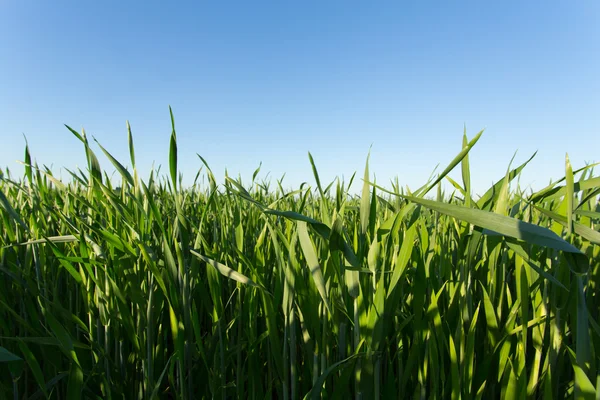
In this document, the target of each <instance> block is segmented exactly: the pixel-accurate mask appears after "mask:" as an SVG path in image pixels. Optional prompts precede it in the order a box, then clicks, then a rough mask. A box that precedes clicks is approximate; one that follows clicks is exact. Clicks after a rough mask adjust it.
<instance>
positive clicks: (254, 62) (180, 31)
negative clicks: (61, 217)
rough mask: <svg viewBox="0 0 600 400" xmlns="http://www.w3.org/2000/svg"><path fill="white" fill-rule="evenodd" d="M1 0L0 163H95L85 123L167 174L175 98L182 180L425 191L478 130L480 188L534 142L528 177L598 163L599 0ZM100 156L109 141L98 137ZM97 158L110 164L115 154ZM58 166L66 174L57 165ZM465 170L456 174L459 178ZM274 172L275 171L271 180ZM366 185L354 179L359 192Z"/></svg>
mask: <svg viewBox="0 0 600 400" xmlns="http://www.w3.org/2000/svg"><path fill="white" fill-rule="evenodd" d="M200 3H201V2H193V3H182V2H179V3H178V4H177V5H173V4H167V3H165V2H153V1H144V2H135V1H126V2H125V1H123V2H121V1H119V2H109V1H102V2H65V1H53V2H48V1H39V2H32V1H14V0H4V1H1V2H0V54H1V56H0V60H1V61H0V166H2V167H5V166H8V167H9V168H10V169H11V171H13V172H14V173H22V172H21V171H22V167H21V166H20V165H19V164H18V163H17V162H16V160H23V150H24V146H25V142H24V139H23V134H25V135H26V136H27V139H28V141H29V146H30V149H31V152H32V155H33V157H34V158H35V159H36V160H37V161H38V163H39V164H40V165H41V164H46V165H48V166H52V170H53V171H54V173H55V174H57V175H61V167H67V168H70V169H72V168H76V167H77V166H79V167H81V168H84V167H85V165H86V163H85V155H84V152H83V149H82V145H81V143H80V142H79V141H78V140H77V139H76V138H75V137H74V136H73V135H72V134H70V133H69V132H68V131H67V129H66V128H65V127H64V125H63V124H68V125H70V126H72V127H73V128H75V129H78V130H79V129H80V128H82V127H83V128H85V130H86V132H87V133H88V135H89V136H92V135H93V136H94V137H96V138H97V139H98V140H99V141H100V143H102V144H103V145H104V147H106V148H107V149H108V150H109V151H110V152H111V153H112V154H113V155H114V156H115V157H116V158H117V159H119V160H121V161H122V162H123V163H126V164H128V162H129V156H128V149H127V135H126V129H125V121H126V120H129V121H130V123H131V126H132V130H133V134H134V140H135V146H136V153H137V160H138V164H139V165H138V167H139V169H140V172H141V174H142V176H144V177H146V176H147V175H148V173H149V170H150V167H151V165H152V161H155V162H156V164H162V165H163V171H164V172H166V167H167V160H168V143H169V137H170V120H169V111H168V106H169V105H171V106H172V107H173V111H174V114H175V119H176V127H177V134H178V141H179V165H180V170H181V171H182V172H183V174H184V177H185V180H186V182H188V183H190V182H191V180H192V179H193V178H194V176H195V174H196V172H197V170H198V168H200V166H201V162H200V160H199V159H198V157H197V156H196V153H198V154H200V155H202V156H203V157H204V158H205V159H206V160H207V161H208V162H209V164H210V166H211V168H212V169H213V171H215V172H216V174H217V177H218V178H222V176H223V172H224V170H225V169H226V168H227V170H228V171H229V173H230V175H237V174H238V173H241V174H242V177H243V178H245V179H249V177H250V176H251V175H252V172H253V171H254V170H255V168H256V167H257V166H258V165H259V163H260V162H261V161H262V163H263V167H262V170H261V176H263V177H265V176H266V174H267V173H270V175H269V176H271V177H273V178H279V177H280V176H281V175H282V174H283V173H284V172H285V173H286V179H285V180H284V183H287V186H288V187H292V186H297V185H299V184H300V183H301V182H303V181H308V182H310V183H313V182H314V180H313V178H312V172H311V167H310V164H309V161H308V156H307V152H308V151H310V152H311V153H312V155H313V157H314V158H315V161H316V163H317V166H318V168H319V171H320V174H321V178H322V180H323V181H330V180H332V179H333V178H334V177H336V176H340V177H342V176H343V177H345V178H346V179H348V178H349V177H350V175H351V174H352V173H353V172H354V171H358V176H362V171H363V168H364V162H365V159H366V156H367V153H368V151H369V148H370V146H371V145H372V150H371V171H372V173H374V174H375V175H376V177H377V181H378V183H380V184H382V185H384V186H387V187H390V185H389V180H390V179H391V178H393V177H395V176H398V178H399V181H400V182H401V183H402V184H405V185H409V186H410V187H411V188H416V187H417V186H420V185H421V184H423V183H425V181H426V180H427V178H428V177H429V175H430V174H431V172H432V170H433V169H434V167H435V166H436V165H437V164H438V163H439V164H440V167H441V168H443V167H444V166H445V164H447V163H448V162H449V161H450V160H451V159H452V158H453V157H454V156H455V155H456V153H457V152H458V151H460V146H461V140H462V131H463V126H464V124H466V126H467V132H468V136H469V137H472V136H473V135H475V134H476V133H477V132H478V131H479V130H481V129H484V128H485V129H486V131H485V133H484V135H483V137H482V138H481V140H480V141H479V143H478V144H477V146H476V147H475V148H474V149H473V151H472V153H471V166H472V180H473V187H474V191H475V193H479V194H482V192H483V190H484V189H486V188H487V187H489V185H490V184H491V183H492V181H493V180H496V179H498V178H500V177H502V176H503V175H504V173H505V171H506V168H507V166H508V163H509V161H510V159H511V158H512V156H513V154H514V152H515V151H517V150H518V153H517V156H516V159H515V162H522V161H524V160H526V159H527V158H528V157H529V156H530V155H531V154H532V153H533V152H534V151H536V150H538V151H539V152H538V155H537V157H536V158H535V159H534V161H532V163H531V164H530V166H529V167H528V169H526V171H525V173H524V174H523V177H522V182H521V183H522V186H525V187H527V186H529V185H531V186H532V187H533V188H541V187H543V186H545V185H546V184H547V183H548V182H549V180H550V179H556V178H560V177H562V176H564V172H563V171H564V157H565V153H566V152H568V153H569V156H570V158H571V161H572V163H573V164H574V166H575V167H579V166H583V165H585V163H586V162H598V161H600V158H599V149H600V139H599V138H600V132H599V130H600V128H599V126H600V76H599V71H600V24H599V23H598V21H600V3H599V2H597V1H595V0H588V1H586V0H582V1H574V2H573V1H527V2H511V1H502V2H500V1H495V2H491V1H461V2H453V4H450V2H441V1H439V2H424V1H423V2H417V1H404V2H401V1H395V2H383V1H377V2H354V1H344V2H341V1H339V2H334V1H327V2H261V1H251V2H204V3H203V4H200ZM97 153H100V150H99V149H98V151H97ZM99 158H100V162H101V165H102V166H103V167H104V168H105V169H107V170H109V171H112V170H113V169H112V168H111V165H110V164H109V162H108V161H107V160H106V159H105V158H103V157H99ZM62 176H63V178H67V177H68V175H67V173H66V172H64V170H63V171H62ZM452 176H453V177H454V178H455V179H457V180H460V170H457V171H455V173H453V175H452ZM273 183H274V182H273ZM359 185H360V182H356V183H355V186H356V187H355V188H356V189H358V188H359Z"/></svg>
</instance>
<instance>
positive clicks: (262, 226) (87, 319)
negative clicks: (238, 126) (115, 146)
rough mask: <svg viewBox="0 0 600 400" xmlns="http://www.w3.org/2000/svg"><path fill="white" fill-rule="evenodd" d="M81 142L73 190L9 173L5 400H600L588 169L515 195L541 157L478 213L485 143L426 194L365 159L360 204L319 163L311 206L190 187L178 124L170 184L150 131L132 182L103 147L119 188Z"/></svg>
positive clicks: (463, 155)
mask: <svg viewBox="0 0 600 400" xmlns="http://www.w3.org/2000/svg"><path fill="white" fill-rule="evenodd" d="M71 131H72V132H73V134H74V135H75V136H76V137H77V138H78V139H79V140H81V142H82V143H83V145H84V149H85V152H86V155H87V160H88V170H87V171H77V172H73V173H72V174H71V175H72V178H73V179H72V181H71V182H61V181H59V180H57V179H56V178H55V177H54V176H53V175H52V173H51V171H50V170H48V169H47V168H45V169H41V168H38V167H37V166H36V165H32V163H31V157H30V155H29V151H28V149H27V148H26V151H25V165H26V166H25V175H24V177H23V178H21V179H13V178H12V177H11V176H10V174H9V173H8V172H6V173H4V174H3V176H2V177H1V178H0V217H1V219H0V222H1V225H0V377H1V378H0V398H13V397H14V398H15V399H23V398H26V399H34V398H44V397H46V398H52V399H79V398H106V399H109V398H115V399H117V398H119V399H151V398H178V399H191V398H198V399H200V398H219V399H225V398H238V399H246V398H249V399H264V398H280V399H298V398H302V397H305V396H308V397H311V398H327V399H334V398H339V399H348V398H349V397H350V396H352V397H354V398H356V399H360V398H365V399H366V398H372V399H378V398H382V399H391V398H423V399H436V398H452V399H458V398H463V399H475V398H477V399H491V398H500V397H502V398H526V397H528V398H570V397H573V396H575V397H576V398H589V399H596V398H597V394H596V391H597V390H600V387H599V382H600V379H599V376H600V375H599V374H598V372H599V367H600V364H599V362H598V361H599V357H598V353H597V351H596V349H599V348H600V327H599V326H598V311H599V309H600V299H599V295H598V293H600V292H599V284H600V271H599V267H600V257H599V255H600V254H599V253H600V247H599V244H600V233H599V232H598V224H599V220H600V204H599V202H598V195H599V194H600V178H597V177H593V175H592V173H591V166H587V167H584V168H581V169H580V170H576V171H573V169H572V168H571V165H570V163H569V161H568V158H567V161H566V168H565V177H564V178H562V179H560V180H558V181H556V182H555V183H554V184H552V185H550V186H548V187H547V188H545V189H543V190H541V191H539V192H535V193H524V192H522V191H521V190H520V189H519V188H518V187H517V188H513V190H510V187H511V185H510V183H511V181H513V180H515V178H517V177H518V176H519V174H520V172H521V170H522V169H523V168H524V167H525V166H526V164H527V163H528V162H529V161H527V162H525V163H524V164H522V165H520V166H518V167H516V168H512V169H511V168H509V169H508V171H507V173H506V175H505V176H504V177H500V179H498V181H497V183H496V184H495V185H494V186H493V187H491V188H490V189H489V190H488V191H487V192H486V193H485V194H484V195H483V196H481V197H479V198H477V199H476V198H473V197H472V196H471V189H470V175H469V161H468V153H469V151H470V150H471V148H472V147H473V145H474V144H475V143H476V142H477V140H478V139H479V137H480V135H481V133H480V134H478V135H477V136H476V137H475V138H473V139H472V140H471V141H468V140H467V138H466V136H465V137H464V140H463V150H462V151H461V152H460V153H459V155H458V156H457V157H456V158H455V159H454V160H453V161H452V162H451V163H450V165H449V166H448V168H446V169H445V170H444V171H443V172H442V173H441V174H440V175H439V176H438V177H437V178H436V179H434V180H432V181H430V182H428V183H427V184H426V185H424V186H423V187H421V188H420V189H418V190H415V191H413V192H408V190H406V191H404V190H402V189H401V188H400V187H398V186H397V185H392V187H391V188H390V189H385V188H383V187H379V186H376V185H375V184H373V183H371V182H370V181H369V177H370V175H369V172H368V164H367V167H366V169H365V173H364V179H363V181H362V182H359V183H358V184H359V185H361V186H363V190H362V195H361V196H360V197H359V198H357V197H354V196H351V195H350V194H349V193H348V187H349V186H350V185H351V184H352V182H351V181H352V180H351V181H350V182H349V183H348V185H346V183H344V182H340V181H338V180H336V181H334V182H333V183H332V184H330V185H329V186H327V187H324V186H322V185H321V183H320V180H319V178H318V174H317V169H316V167H315V163H314V162H313V160H312V158H310V162H311V164H312V167H313V172H314V177H315V178H316V182H317V187H316V188H315V189H314V190H313V189H311V188H309V187H307V186H302V187H300V188H299V189H298V190H295V191H286V190H284V189H283V186H282V184H281V182H277V185H276V186H275V187H271V186H270V184H269V183H268V182H258V181H256V180H255V178H253V180H252V182H246V183H244V182H241V181H240V180H239V179H238V180H235V179H231V178H229V177H227V178H226V179H225V182H224V183H223V184H222V185H219V184H217V182H216V181H215V178H214V176H213V174H212V173H211V171H210V169H209V168H208V165H207V164H206V163H204V165H205V168H203V171H202V172H201V174H202V175H203V176H205V177H206V178H207V180H208V185H206V186H207V187H206V188H205V189H201V188H200V186H197V185H195V184H194V185H193V186H192V187H190V188H182V187H181V180H180V179H181V178H180V177H178V171H177V140H176V134H175V128H174V125H173V133H172V136H171V147H170V165H169V172H170V174H169V176H168V177H167V178H165V177H160V176H155V173H154V172H153V173H152V174H151V175H150V177H149V178H148V179H147V180H142V179H140V178H139V176H138V173H137V170H136V167H135V156H134V149H133V140H132V136H131V131H129V144H130V154H131V167H129V168H125V167H124V166H123V164H121V162H119V161H117V160H115V159H114V158H113V157H112V156H111V155H110V154H109V153H108V151H107V150H105V149H104V148H103V147H102V146H100V150H101V151H102V152H104V153H105V155H106V156H107V158H108V159H109V160H110V161H111V162H112V164H113V166H114V167H115V168H116V170H117V171H118V173H119V174H120V176H121V178H122V179H121V182H120V183H119V185H120V186H119V187H113V183H111V181H110V180H109V179H108V176H107V174H106V173H105V172H104V171H103V170H102V169H101V168H100V165H99V163H98V160H97V158H96V156H95V154H94V152H93V151H92V149H91V147H90V143H89V142H88V140H87V138H86V136H85V133H84V132H81V133H78V132H75V131H73V130H71ZM202 161H203V162H204V160H202ZM455 167H459V168H461V169H462V183H458V182H455V181H453V180H451V179H450V178H449V176H448V173H449V172H450V171H451V170H453V169H454V168H455ZM254 176H256V173H255V174H254ZM441 180H449V181H450V183H451V184H452V185H453V186H454V187H455V189H456V190H455V191H454V193H453V194H452V195H450V196H447V195H444V194H443V193H442V192H441V188H440V181H441ZM357 182H358V180H357ZM433 199H435V200H433Z"/></svg>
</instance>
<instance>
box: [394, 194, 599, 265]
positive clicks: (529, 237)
mask: <svg viewBox="0 0 600 400" xmlns="http://www.w3.org/2000/svg"><path fill="white" fill-rule="evenodd" d="M398 196H401V197H404V198H406V199H407V200H410V201H412V202H414V203H417V204H420V205H422V206H425V207H427V208H429V209H432V210H434V211H437V212H440V213H442V214H446V215H449V216H451V217H454V218H456V219H459V220H462V221H466V222H469V223H471V224H473V225H476V226H479V227H481V228H484V229H488V230H490V231H492V232H497V233H499V234H501V235H505V236H508V237H512V238H515V239H519V240H523V241H525V242H527V243H530V244H536V245H538V246H544V247H549V248H551V249H555V250H560V251H563V252H565V256H567V257H568V258H567V259H568V260H569V261H570V262H569V266H570V267H571V270H572V271H573V272H575V273H578V274H585V273H587V271H588V269H589V262H588V259H587V257H586V256H585V254H583V253H582V252H581V251H580V250H579V249H577V248H576V247H574V246H573V245H571V244H570V243H568V242H566V241H565V240H563V239H561V238H560V237H559V236H558V235H557V234H555V233H554V232H552V231H551V230H549V229H547V228H544V227H541V226H538V225H534V224H531V223H529V222H525V221H521V220H518V219H516V218H511V217H507V216H504V215H499V214H496V213H491V212H488V211H483V210H476V209H472V208H467V207H463V206H459V205H456V204H447V203H442V202H438V201H434V200H425V199H421V198H417V197H412V196H404V195H398ZM484 233H485V232H484Z"/></svg>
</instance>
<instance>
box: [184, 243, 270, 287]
mask: <svg viewBox="0 0 600 400" xmlns="http://www.w3.org/2000/svg"><path fill="white" fill-rule="evenodd" d="M190 253H192V254H193V255H195V256H196V257H198V258H199V259H201V260H202V261H204V262H205V263H207V264H209V265H212V266H213V267H214V268H215V269H216V270H217V271H219V273H220V274H221V275H223V276H226V277H227V278H229V279H233V280H234V281H236V282H239V283H243V284H244V285H248V286H252V287H257V288H260V286H259V285H258V284H256V283H254V281H253V280H252V279H250V278H248V277H247V276H245V275H243V274H241V273H239V272H237V271H235V270H233V269H231V268H229V267H228V266H227V265H224V264H221V263H220V262H217V261H215V260H213V259H211V258H208V257H206V256H203V255H202V254H200V253H198V252H196V251H194V250H190Z"/></svg>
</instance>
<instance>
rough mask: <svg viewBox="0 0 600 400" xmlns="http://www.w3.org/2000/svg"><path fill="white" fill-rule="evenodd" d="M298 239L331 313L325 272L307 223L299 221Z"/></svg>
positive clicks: (318, 288)
mask: <svg viewBox="0 0 600 400" xmlns="http://www.w3.org/2000/svg"><path fill="white" fill-rule="evenodd" d="M296 224H297V226H298V239H299V240H300V247H301V248H302V253H303V254H304V258H305V259H306V263H307V264H308V268H309V269H310V274H311V276H312V278H313V281H314V283H315V286H316V287H317V290H318V291H319V294H320V295H321V298H322V299H323V302H324V303H325V306H326V307H327V309H328V310H329V311H330V312H331V307H330V306H329V299H328V296H327V289H326V288H325V279H324V278H323V272H322V271H321V265H320V264H319V260H318V258H317V254H316V253H315V247H314V245H313V243H312V240H310V236H308V230H307V229H306V222H303V221H298V222H297V223H296Z"/></svg>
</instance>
